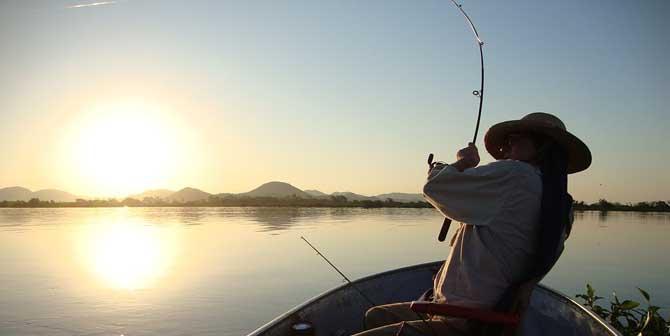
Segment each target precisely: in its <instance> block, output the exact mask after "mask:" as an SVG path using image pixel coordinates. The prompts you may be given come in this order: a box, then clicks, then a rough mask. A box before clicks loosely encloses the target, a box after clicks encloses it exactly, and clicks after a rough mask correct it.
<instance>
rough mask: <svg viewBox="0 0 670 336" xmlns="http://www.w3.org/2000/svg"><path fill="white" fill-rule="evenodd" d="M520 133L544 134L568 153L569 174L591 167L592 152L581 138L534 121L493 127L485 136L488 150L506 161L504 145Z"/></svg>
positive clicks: (501, 124) (505, 123)
mask: <svg viewBox="0 0 670 336" xmlns="http://www.w3.org/2000/svg"><path fill="white" fill-rule="evenodd" d="M518 132H534V133H539V134H543V135H546V136H548V137H549V138H551V139H553V140H554V141H556V143H558V144H559V145H560V146H562V147H563V148H564V149H565V150H566V151H567V153H568V174H573V173H577V172H580V171H582V170H585V169H586V168H588V167H589V166H590V165H591V151H590V150H589V148H588V147H587V146H586V144H585V143H584V142H582V141H581V140H579V138H577V137H576V136H574V135H573V134H572V133H570V132H568V131H566V130H564V129H561V128H559V127H552V126H548V125H547V124H545V123H542V122H537V121H533V120H511V121H504V122H501V123H499V124H496V125H493V126H491V128H489V130H488V131H487V132H486V135H485V136H484V144H485V145H486V150H487V151H488V152H489V154H491V155H492V156H493V157H494V158H496V159H497V160H501V159H504V157H503V155H504V153H503V145H504V143H505V139H506V138H507V135H509V134H511V133H518Z"/></svg>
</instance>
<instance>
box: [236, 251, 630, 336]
mask: <svg viewBox="0 0 670 336" xmlns="http://www.w3.org/2000/svg"><path fill="white" fill-rule="evenodd" d="M443 262H444V261H432V262H426V263H422V264H416V265H411V266H405V267H400V268H396V269H392V270H388V271H384V272H381V273H375V274H371V275H367V276H365V277H362V278H359V279H356V280H354V281H352V283H354V284H357V283H362V282H365V281H369V280H373V279H375V278H380V277H384V276H387V275H390V274H394V273H402V272H407V271H411V270H413V269H422V268H428V267H431V266H439V265H440V264H441V263H443ZM348 286H350V284H348V283H345V284H342V285H339V286H336V287H333V288H331V289H329V290H327V291H325V292H323V293H321V294H318V295H316V296H314V297H312V298H311V299H308V300H307V301H305V302H303V303H301V304H299V305H297V306H295V307H293V308H291V309H289V310H288V311H286V312H285V313H283V314H281V315H279V316H277V317H275V318H274V319H272V320H270V321H269V322H267V323H265V324H264V325H262V326H260V327H259V328H257V329H256V330H254V331H252V332H251V333H249V334H248V335H247V336H258V335H261V334H263V333H264V332H266V331H268V330H269V329H270V328H272V327H273V326H275V325H277V324H279V323H280V322H281V321H283V320H285V319H288V318H289V317H290V316H291V315H293V314H295V313H297V312H299V311H301V310H303V309H305V308H307V307H308V306H310V305H312V304H314V303H316V302H318V301H320V300H322V299H325V298H326V297H328V296H330V295H332V294H334V293H335V292H338V291H340V290H342V289H344V288H346V287H348ZM536 286H537V287H540V288H541V289H543V290H544V291H545V292H546V293H549V294H551V295H552V296H554V297H556V298H558V299H559V300H561V301H563V302H565V303H567V304H569V305H572V306H574V307H577V308H578V309H579V310H580V311H582V312H585V313H586V314H587V315H588V316H589V317H591V318H592V319H594V320H596V321H597V322H598V323H599V324H600V325H602V326H603V327H604V328H605V329H607V331H609V332H610V333H611V334H612V335H622V334H621V333H620V332H619V331H618V330H616V329H615V328H614V327H612V326H611V325H609V324H608V323H607V322H606V321H605V320H604V319H602V318H601V317H600V316H598V315H597V314H596V313H594V312H593V311H591V310H590V309H588V308H586V307H584V306H583V305H582V304H581V303H579V302H577V301H575V300H573V299H572V298H571V297H569V296H567V295H565V294H564V293H562V292H560V291H558V290H555V289H553V288H551V287H548V286H546V285H543V284H540V283H538V284H537V285H536Z"/></svg>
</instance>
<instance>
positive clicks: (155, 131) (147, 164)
mask: <svg viewBox="0 0 670 336" xmlns="http://www.w3.org/2000/svg"><path fill="white" fill-rule="evenodd" d="M72 133H73V135H72V136H73V137H74V138H73V140H72V141H71V145H70V149H69V152H70V155H71V157H72V163H73V165H74V167H73V168H74V169H73V170H74V171H76V172H77V174H76V175H77V177H78V178H80V179H81V178H83V179H84V183H85V184H86V185H87V189H90V190H94V193H96V194H98V195H108V196H125V194H127V193H129V192H136V191H141V190H143V189H146V188H153V187H164V186H165V185H167V184H168V182H169V180H170V179H171V178H173V177H174V175H175V173H176V170H177V167H178V163H179V159H180V158H179V156H180V154H182V153H181V152H182V150H181V146H180V141H179V140H180V130H179V129H178V127H177V126H176V125H175V124H173V123H171V122H170V120H169V118H167V117H166V116H165V114H163V113H162V111H160V109H159V108H157V107H154V106H150V105H147V104H140V103H125V104H116V105H109V106H106V107H102V108H96V109H93V110H92V111H91V113H89V114H88V115H87V117H86V118H83V120H82V121H80V122H79V123H77V125H76V127H75V129H74V130H73V132H72Z"/></svg>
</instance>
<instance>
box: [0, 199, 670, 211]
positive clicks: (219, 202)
mask: <svg viewBox="0 0 670 336" xmlns="http://www.w3.org/2000/svg"><path fill="white" fill-rule="evenodd" d="M124 206H127V207H252V206H257V207H323V208H430V207H432V206H431V205H430V203H428V202H399V201H395V200H393V199H391V198H387V199H386V200H348V199H347V198H346V197H345V196H330V197H327V198H299V197H295V196H289V197H239V196H224V197H219V196H210V197H209V198H207V199H202V200H197V201H175V200H164V199H161V198H157V197H145V198H143V199H142V200H139V199H135V198H125V199H123V200H119V199H115V198H108V199H92V200H88V199H77V200H76V201H75V202H54V201H43V200H40V199H39V198H33V199H30V200H29V201H0V208H95V207H124ZM574 209H575V210H578V211H579V210H596V211H642V212H670V201H667V202H666V201H653V202H639V203H635V204H633V203H627V204H622V203H617V202H609V201H607V200H605V199H601V200H599V201H598V202H595V203H591V204H588V203H585V202H583V201H575V202H574Z"/></svg>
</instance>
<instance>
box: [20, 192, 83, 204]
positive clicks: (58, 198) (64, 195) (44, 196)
mask: <svg viewBox="0 0 670 336" xmlns="http://www.w3.org/2000/svg"><path fill="white" fill-rule="evenodd" d="M31 198H39V199H40V200H42V201H54V202H74V201H75V200H76V199H77V196H75V195H72V194H70V193H69V192H67V191H62V190H58V189H42V190H38V191H36V192H34V193H33V196H32V197H31Z"/></svg>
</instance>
